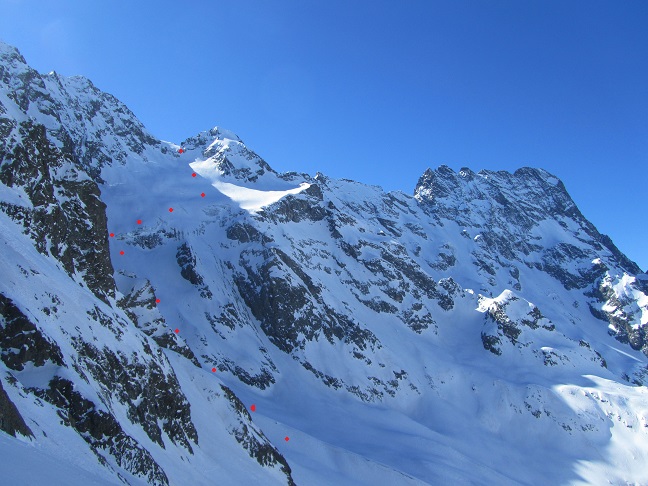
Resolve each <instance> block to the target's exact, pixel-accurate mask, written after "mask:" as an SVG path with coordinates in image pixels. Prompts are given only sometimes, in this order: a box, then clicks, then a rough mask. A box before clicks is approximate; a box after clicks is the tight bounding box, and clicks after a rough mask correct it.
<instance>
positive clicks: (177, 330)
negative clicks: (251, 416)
mask: <svg viewBox="0 0 648 486" xmlns="http://www.w3.org/2000/svg"><path fill="white" fill-rule="evenodd" d="M183 152H184V150H183V149H178V153H180V154H181V153H183ZM196 176H197V174H196V173H195V172H193V173H192V174H191V177H196ZM205 195H206V194H205V193H204V192H201V193H200V197H205ZM169 212H170V213H172V212H173V208H169ZM137 224H142V220H141V219H138V220H137ZM110 237H111V238H114V237H115V233H110ZM119 254H120V255H124V250H120V252H119ZM155 303H156V304H159V303H160V299H155ZM174 332H175V333H176V334H179V333H180V329H177V328H176V329H175V331H174ZM211 370H212V373H216V371H218V370H217V369H216V368H215V367H214V368H212V369H211ZM250 411H252V412H256V405H255V404H254V403H253V404H252V405H250ZM284 440H285V441H286V442H288V441H289V440H290V437H288V436H286V437H284Z"/></svg>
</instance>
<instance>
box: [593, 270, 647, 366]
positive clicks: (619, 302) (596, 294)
mask: <svg viewBox="0 0 648 486" xmlns="http://www.w3.org/2000/svg"><path fill="white" fill-rule="evenodd" d="M641 286H642V281H641V280H639V279H635V281H634V282H633V283H632V284H630V285H629V288H630V289H637V290H640V289H641ZM587 295H589V296H590V297H592V299H593V302H592V303H590V311H591V313H592V315H593V316H594V317H596V318H597V319H601V320H602V321H605V322H607V323H609V324H610V329H609V330H608V332H609V333H610V334H611V335H613V336H614V337H615V338H616V339H617V340H618V341H619V342H622V343H624V344H627V345H629V346H630V347H632V349H635V350H638V351H641V352H643V353H644V354H645V355H646V356H648V325H646V324H644V325H642V324H640V322H641V312H642V309H641V308H640V307H639V306H637V305H636V303H635V302H634V300H633V299H632V298H631V297H630V296H629V295H621V296H619V295H617V293H616V292H615V291H614V288H613V282H612V279H611V278H610V277H609V276H603V277H601V278H600V279H599V280H598V281H597V283H596V284H595V285H594V286H593V288H592V290H590V291H589V292H588V294H587Z"/></svg>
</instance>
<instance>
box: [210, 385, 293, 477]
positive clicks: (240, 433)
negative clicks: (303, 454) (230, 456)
mask: <svg viewBox="0 0 648 486" xmlns="http://www.w3.org/2000/svg"><path fill="white" fill-rule="evenodd" d="M221 390H222V391H223V392H224V393H225V397H226V398H227V399H228V400H229V402H230V407H231V408H232V410H234V411H235V412H236V413H237V414H238V415H239V421H238V424H237V425H235V426H233V427H232V429H231V430H230V432H231V433H232V435H233V436H234V437H235V438H236V440H237V442H239V444H241V445H242V446H243V448H244V449H245V450H247V451H248V453H249V454H250V456H251V457H253V458H255V459H256V460H257V462H258V463H259V464H261V465H262V466H272V467H278V468H279V469H280V470H281V472H283V473H284V474H285V475H286V479H287V483H286V484H288V486H295V481H294V480H293V478H292V475H291V474H292V471H291V469H290V466H289V465H288V462H287V461H286V459H285V458H284V457H283V456H282V455H281V453H280V452H279V451H278V450H277V448H276V447H274V446H273V445H272V444H271V443H270V442H269V441H268V439H267V438H266V437H265V435H263V432H261V431H260V430H257V429H256V428H255V427H253V425H252V417H250V414H249V412H248V411H247V409H246V408H245V405H243V403H242V402H241V400H239V398H238V397H237V396H236V395H235V394H234V392H232V390H230V389H229V388H228V387H226V386H225V385H221Z"/></svg>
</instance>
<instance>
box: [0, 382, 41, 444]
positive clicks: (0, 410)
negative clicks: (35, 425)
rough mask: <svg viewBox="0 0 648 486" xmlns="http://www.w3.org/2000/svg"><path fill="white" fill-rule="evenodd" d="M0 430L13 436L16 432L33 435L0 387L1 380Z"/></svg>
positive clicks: (27, 435) (26, 435)
mask: <svg viewBox="0 0 648 486" xmlns="http://www.w3.org/2000/svg"><path fill="white" fill-rule="evenodd" d="M0 430H2V431H3V432H6V433H7V434H9V435H12V436H14V437H16V433H18V434H21V435H24V436H25V437H33V435H34V434H33V432H32V431H31V430H30V429H29V427H27V424H26V423H25V419H23V418H22V415H20V412H19V411H18V409H17V408H16V405H14V403H13V402H12V401H11V399H10V398H9V395H7V392H6V391H5V390H4V388H3V387H2V380H0Z"/></svg>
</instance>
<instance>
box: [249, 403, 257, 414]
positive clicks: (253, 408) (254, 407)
mask: <svg viewBox="0 0 648 486" xmlns="http://www.w3.org/2000/svg"><path fill="white" fill-rule="evenodd" d="M250 410H252V411H253V412H256V405H254V404H252V405H250Z"/></svg>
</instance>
